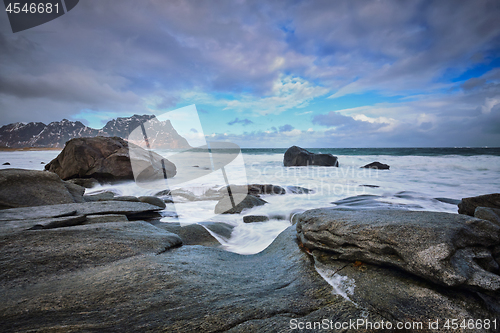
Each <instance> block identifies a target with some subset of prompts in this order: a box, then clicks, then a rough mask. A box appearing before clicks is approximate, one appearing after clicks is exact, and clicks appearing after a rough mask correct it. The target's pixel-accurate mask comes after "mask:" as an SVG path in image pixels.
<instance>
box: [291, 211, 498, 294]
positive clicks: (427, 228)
mask: <svg viewBox="0 0 500 333" xmlns="http://www.w3.org/2000/svg"><path fill="white" fill-rule="evenodd" d="M297 237H298V238H299V240H300V241H301V242H302V243H303V245H304V246H305V247H306V248H308V249H310V250H315V249H317V250H322V251H327V252H330V253H332V257H334V258H335V259H340V260H352V261H355V260H358V261H361V262H365V263H371V264H376V265H382V266H393V267H398V268H400V269H403V270H405V271H407V272H409V273H411V274H415V275H417V276H420V277H422V278H424V279H426V280H429V281H431V282H434V283H437V284H440V285H444V286H448V287H461V288H466V289H469V290H482V291H489V292H491V291H493V292H498V291H500V275H498V274H499V273H500V272H499V263H498V262H497V261H496V259H495V256H496V254H495V253H493V252H495V248H498V247H499V246H500V226H498V225H496V224H494V223H492V222H490V221H486V220H480V219H477V218H474V217H469V216H465V215H458V214H449V213H435V212H422V211H420V212H418V211H388V210H383V211H381V210H369V211H341V210H335V209H327V208H322V209H313V210H309V211H306V212H304V213H302V214H301V215H299V221H298V223H297Z"/></svg>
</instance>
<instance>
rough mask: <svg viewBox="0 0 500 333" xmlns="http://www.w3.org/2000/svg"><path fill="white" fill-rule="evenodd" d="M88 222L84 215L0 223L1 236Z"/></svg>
mask: <svg viewBox="0 0 500 333" xmlns="http://www.w3.org/2000/svg"><path fill="white" fill-rule="evenodd" d="M86 221H87V218H86V217H85V216H84V215H71V216H64V217H53V218H46V219H36V220H12V221H0V235H5V234H11V233H16V232H22V231H25V230H28V229H54V228H61V227H70V226H75V225H79V224H83V223H85V222H86Z"/></svg>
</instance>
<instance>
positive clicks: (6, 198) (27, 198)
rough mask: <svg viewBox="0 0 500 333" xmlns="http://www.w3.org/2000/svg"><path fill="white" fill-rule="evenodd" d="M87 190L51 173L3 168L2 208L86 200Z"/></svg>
mask: <svg viewBox="0 0 500 333" xmlns="http://www.w3.org/2000/svg"><path fill="white" fill-rule="evenodd" d="M84 192H85V189H84V188H83V187H81V186H78V185H75V184H71V183H68V182H65V181H62V180H61V179H60V178H59V177H58V176H57V175H56V174H53V173H51V172H45V171H36V170H24V169H3V170H0V209H5V208H15V207H31V206H43V205H55V204H63V203H75V202H84V199H83V193H84Z"/></svg>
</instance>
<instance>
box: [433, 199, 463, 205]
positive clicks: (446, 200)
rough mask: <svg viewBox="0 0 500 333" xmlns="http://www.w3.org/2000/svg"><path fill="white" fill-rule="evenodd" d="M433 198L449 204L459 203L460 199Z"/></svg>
mask: <svg viewBox="0 0 500 333" xmlns="http://www.w3.org/2000/svg"><path fill="white" fill-rule="evenodd" d="M434 199H435V200H437V201H441V202H444V203H447V204H450V205H458V204H459V203H460V200H457V199H450V198H434Z"/></svg>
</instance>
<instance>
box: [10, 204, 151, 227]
mask: <svg viewBox="0 0 500 333" xmlns="http://www.w3.org/2000/svg"><path fill="white" fill-rule="evenodd" d="M159 210H161V208H160V207H158V206H154V205H150V204H148V203H144V202H128V201H97V202H84V203H72V204H61V205H50V206H39V207H36V209H33V208H32V207H23V208H11V209H4V210H0V221H13V220H35V219H43V218H52V217H61V216H71V215H95V214H124V215H131V214H136V213H142V212H155V211H159ZM0 223H1V222H0Z"/></svg>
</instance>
